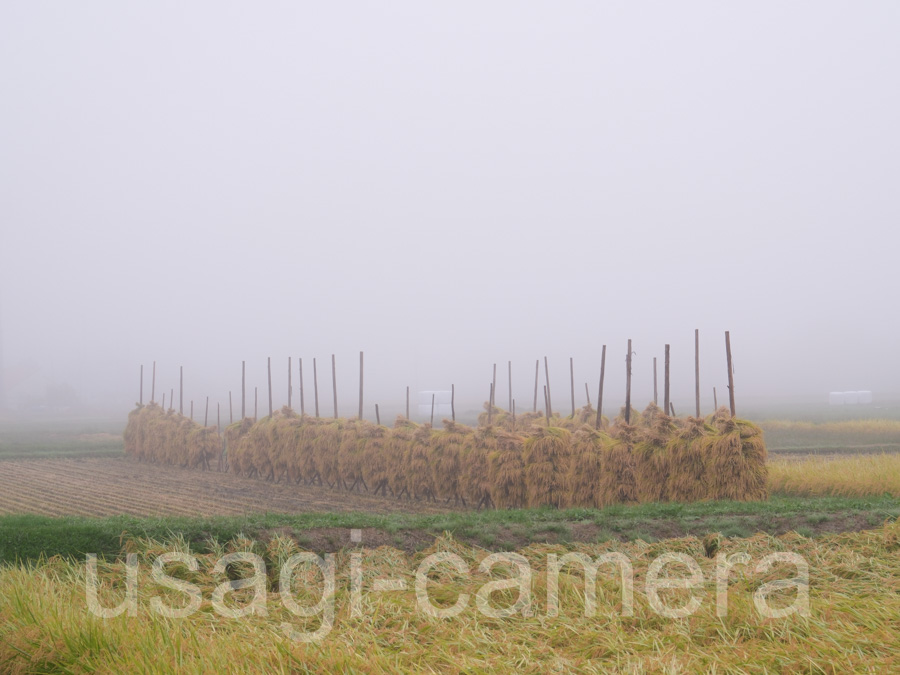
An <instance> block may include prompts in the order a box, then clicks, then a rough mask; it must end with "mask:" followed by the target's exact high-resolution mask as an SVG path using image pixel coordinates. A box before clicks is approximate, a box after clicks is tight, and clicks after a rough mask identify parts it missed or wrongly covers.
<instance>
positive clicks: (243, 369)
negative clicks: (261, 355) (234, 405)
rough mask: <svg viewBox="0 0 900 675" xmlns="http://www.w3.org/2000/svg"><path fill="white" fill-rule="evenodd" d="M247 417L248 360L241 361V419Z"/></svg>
mask: <svg viewBox="0 0 900 675" xmlns="http://www.w3.org/2000/svg"><path fill="white" fill-rule="evenodd" d="M246 418H247V362H246V361H241V419H242V420H243V419H246Z"/></svg>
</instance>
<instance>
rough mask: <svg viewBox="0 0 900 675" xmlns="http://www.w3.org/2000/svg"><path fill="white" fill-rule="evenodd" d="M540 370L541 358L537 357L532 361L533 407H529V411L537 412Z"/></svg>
mask: <svg viewBox="0 0 900 675" xmlns="http://www.w3.org/2000/svg"><path fill="white" fill-rule="evenodd" d="M540 372H541V360H540V359H537V360H536V361H535V362H534V407H533V408H532V409H531V412H537V395H538V378H539V373H540Z"/></svg>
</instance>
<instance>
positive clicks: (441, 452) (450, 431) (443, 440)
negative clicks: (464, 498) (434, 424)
mask: <svg viewBox="0 0 900 675" xmlns="http://www.w3.org/2000/svg"><path fill="white" fill-rule="evenodd" d="M443 422H444V428H443V429H441V430H440V431H437V432H435V433H434V434H433V436H432V439H431V443H432V452H431V468H432V474H433V478H434V489H435V495H436V497H437V498H438V499H442V500H444V501H445V502H449V501H450V500H451V499H452V500H453V502H454V504H458V503H459V502H460V501H461V498H460V493H459V474H460V458H461V456H462V454H463V448H464V447H465V445H466V444H467V443H468V442H469V440H470V437H471V435H472V433H473V430H472V429H471V428H470V427H467V426H465V425H464V424H459V423H458V422H453V421H451V420H444V421H443Z"/></svg>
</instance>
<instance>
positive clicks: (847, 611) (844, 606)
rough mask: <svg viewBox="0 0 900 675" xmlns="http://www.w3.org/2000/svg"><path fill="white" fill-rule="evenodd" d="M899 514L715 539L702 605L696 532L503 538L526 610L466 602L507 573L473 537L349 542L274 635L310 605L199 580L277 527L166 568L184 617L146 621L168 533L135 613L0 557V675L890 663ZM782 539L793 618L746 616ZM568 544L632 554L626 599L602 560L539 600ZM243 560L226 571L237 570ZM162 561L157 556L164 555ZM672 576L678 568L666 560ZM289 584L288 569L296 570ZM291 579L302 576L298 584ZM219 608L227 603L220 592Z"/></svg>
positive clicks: (51, 569) (41, 569) (117, 598)
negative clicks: (326, 601) (838, 526)
mask: <svg viewBox="0 0 900 675" xmlns="http://www.w3.org/2000/svg"><path fill="white" fill-rule="evenodd" d="M898 539H900V523H897V522H894V523H890V524H885V525H884V526H883V527H881V528H878V529H875V530H871V531H866V532H857V533H852V534H842V535H832V536H825V537H822V538H820V539H806V538H804V537H801V536H799V535H797V534H788V535H784V536H781V537H777V538H776V537H771V536H769V535H765V534H759V535H756V536H754V537H751V538H749V539H729V538H725V537H716V538H715V545H716V547H717V549H718V552H719V553H721V554H724V555H726V556H733V555H734V554H737V553H745V554H747V555H748V556H749V559H750V564H748V565H737V566H736V567H735V570H734V571H733V572H732V573H731V574H730V576H729V581H728V595H727V598H728V603H727V615H725V616H721V617H720V616H717V613H716V601H715V598H716V578H715V573H716V559H715V558H709V557H707V555H706V552H707V550H708V547H709V542H707V545H706V546H704V542H702V541H701V540H699V539H696V538H684V539H674V540H668V541H664V542H659V543H656V544H646V543H645V542H640V541H639V542H634V543H631V544H620V543H614V542H606V543H603V544H578V545H572V546H569V547H564V546H560V545H555V546H549V545H540V546H531V547H528V548H526V549H523V550H522V551H520V553H521V555H523V556H524V558H525V559H526V560H527V561H528V563H529V564H530V567H531V569H532V570H533V577H532V579H531V582H530V584H529V588H530V590H531V600H532V604H531V608H530V609H531V611H530V613H529V614H525V613H522V612H515V613H512V615H511V616H508V617H506V618H488V617H486V616H485V615H484V614H483V613H481V612H479V611H478V610H477V609H476V594H477V593H479V592H480V591H482V590H483V589H484V588H485V584H486V583H487V582H488V581H496V580H498V579H499V578H505V577H507V576H509V574H508V573H507V572H503V571H501V570H499V569H495V571H494V572H493V573H489V572H482V571H479V570H478V565H479V564H480V563H481V562H482V561H483V560H484V559H485V557H486V556H487V552H486V551H483V550H480V549H472V548H469V547H466V546H463V545H461V544H459V543H458V542H456V541H454V540H453V539H450V538H449V537H444V538H441V539H438V540H437V541H436V542H435V544H434V545H433V546H432V547H431V548H430V549H429V550H427V551H425V552H423V553H420V554H415V555H407V554H405V553H403V552H401V551H398V550H396V549H392V548H386V547H383V548H379V549H376V550H370V549H362V550H360V551H359V552H358V555H359V556H360V557H361V566H362V569H363V570H364V576H363V593H362V597H361V602H360V609H361V611H360V612H359V614H357V615H354V613H353V611H352V605H351V598H352V596H351V592H350V580H349V579H350V575H349V574H348V569H349V557H350V555H349V551H346V550H345V551H343V552H341V553H339V554H338V555H337V557H336V563H337V571H338V573H337V575H336V577H335V580H336V589H335V596H334V597H335V615H334V622H333V628H332V629H331V631H330V632H329V633H327V634H326V635H325V636H324V637H323V639H321V640H320V641H317V642H310V643H302V642H295V641H292V640H289V639H287V638H286V637H285V635H284V634H283V632H282V622H286V623H287V624H288V627H289V628H291V629H293V630H295V631H299V630H306V631H311V630H314V629H315V628H316V627H317V626H318V625H319V622H318V621H319V620H318V619H316V618H311V619H303V618H300V617H297V616H295V615H293V614H291V613H289V612H288V611H287V610H286V609H285V608H284V606H283V605H282V603H281V601H280V599H279V597H278V594H277V592H276V590H275V584H276V583H277V575H276V574H274V573H273V574H272V575H271V577H272V578H270V581H269V582H268V586H269V587H268V598H267V603H266V609H267V614H265V615H263V614H249V615H247V616H245V617H242V618H225V617H223V616H221V615H220V614H218V613H216V612H214V611H212V607H211V596H212V591H213V589H214V588H215V587H216V585H217V584H219V583H222V582H223V581H225V580H227V577H225V575H219V576H214V575H212V574H211V568H212V565H213V563H214V562H215V560H217V559H219V558H220V557H221V555H222V554H224V553H226V552H232V551H251V552H255V553H258V554H260V555H261V556H263V558H264V560H265V562H266V565H267V569H271V570H277V569H279V565H280V563H281V562H282V561H284V560H285V559H287V557H288V556H289V555H291V554H292V553H294V552H295V551H296V550H297V547H296V544H295V543H294V542H293V541H291V540H289V539H286V538H282V537H275V538H273V539H272V540H271V541H270V542H268V543H267V544H265V545H263V544H261V543H259V542H252V541H247V540H245V539H241V538H238V539H236V540H234V541H233V542H231V544H229V545H227V546H226V547H223V548H221V549H220V550H218V551H216V552H214V553H212V554H205V555H200V556H198V559H199V569H198V571H197V572H189V571H187V570H186V569H185V568H184V567H182V569H181V572H180V574H181V575H183V576H184V578H186V579H187V580H189V581H190V582H191V583H195V584H197V585H198V586H199V588H200V590H201V605H200V610H199V611H198V612H196V613H195V614H193V615H191V616H188V617H186V618H180V619H179V618H176V619H163V618H161V617H160V616H159V615H158V614H156V613H155V612H153V611H151V609H150V602H151V597H154V596H158V597H160V598H161V599H162V601H163V602H165V603H166V604H168V605H170V606H178V605H183V604H184V602H185V600H186V596H185V595H184V594H183V593H181V592H175V591H169V590H167V589H163V588H161V587H160V586H159V585H158V584H156V583H154V581H153V580H152V578H151V575H150V570H151V562H152V561H153V560H155V558H156V556H158V555H159V554H160V553H163V552H166V551H170V550H173V549H179V550H183V551H184V550H187V549H186V544H184V542H183V541H180V542H179V541H175V542H170V543H168V544H160V543H158V542H152V541H150V542H137V545H135V543H134V542H132V543H131V545H130V546H129V548H131V549H132V550H135V552H136V553H137V554H138V556H139V560H140V562H141V567H140V574H139V580H138V581H139V583H138V588H139V592H138V605H139V611H138V613H137V615H136V616H134V617H129V616H126V615H124V614H123V615H121V616H118V617H116V618H113V619H108V620H105V619H100V618H96V617H95V616H93V615H92V614H91V613H90V612H88V611H87V606H86V599H85V580H86V571H85V565H84V563H83V561H82V562H80V563H78V564H73V563H68V562H65V561H64V560H61V559H58V558H56V559H53V560H51V561H48V562H46V563H43V564H40V565H37V566H36V567H34V568H23V567H11V568H6V569H0V671H2V672H4V673H31V672H47V673H49V672H53V673H63V672H65V673H93V672H102V673H138V672H140V673H172V672H179V673H182V672H183V673H212V672H215V673H220V672H229V673H285V674H286V673H297V672H317V673H319V672H320V673H338V672H341V673H343V672H348V673H349V672H353V673H357V672H360V673H412V672H415V673H420V672H435V673H459V672H477V673H512V672H516V673H534V674H538V673H540V674H541V675H543V674H544V673H557V672H558V673H564V672H565V673H569V672H581V673H610V672H623V673H643V672H653V673H696V672H718V673H748V672H754V673H757V672H758V673H764V672H768V673H783V672H791V673H801V672H802V673H850V672H872V673H889V672H897V666H898V662H900V648H898V645H897V617H898V616H900V555H898V546H900V544H898ZM783 551H788V552H791V553H796V554H798V555H800V556H802V558H803V559H805V560H806V561H807V562H808V563H809V567H810V573H811V578H810V583H809V586H808V589H809V610H810V611H809V616H800V615H798V614H794V615H791V616H787V617H784V618H763V617H762V616H761V615H760V614H759V613H758V611H757V610H756V608H755V606H754V603H753V594H754V592H755V591H756V590H757V589H758V588H759V587H760V586H761V584H763V583H766V582H769V581H772V580H778V579H786V578H789V577H791V576H793V575H794V573H795V570H794V568H793V567H792V566H776V567H775V568H773V569H772V570H770V571H768V572H766V571H759V570H758V569H757V565H758V564H759V562H760V561H761V560H762V559H763V558H764V557H765V556H766V555H768V554H770V553H773V552H783ZM436 552H441V553H445V554H451V555H457V556H459V557H460V558H461V559H462V562H463V564H464V567H465V570H466V573H465V574H459V573H457V572H455V571H453V572H451V571H450V570H451V568H450V567H448V566H439V567H438V568H436V569H435V571H434V572H433V573H432V574H431V575H430V577H429V580H428V586H427V592H428V597H429V599H430V601H431V602H432V603H434V604H436V605H440V606H443V607H449V606H452V605H453V604H454V603H455V602H457V599H460V598H462V597H463V594H465V595H466V596H467V598H466V599H465V605H466V607H465V609H464V610H463V612H462V613H461V614H459V615H458V616H456V617H454V618H436V617H431V616H428V615H426V614H424V613H423V612H422V611H420V609H419V605H417V601H416V595H415V592H414V590H413V588H414V585H415V581H416V578H415V571H416V569H417V566H418V565H419V563H420V561H421V560H422V559H423V557H424V555H425V554H429V553H436ZM572 552H574V553H581V554H585V555H588V556H590V557H591V558H592V559H595V558H596V557H597V556H599V555H602V554H604V553H608V552H616V553H621V554H622V555H624V556H625V557H626V558H627V559H628V560H629V561H630V562H631V563H632V565H633V568H634V579H635V583H634V614H633V616H625V615H623V612H622V606H621V598H622V589H621V585H620V583H619V581H618V576H617V573H616V570H615V568H614V567H613V566H610V565H603V566H601V567H600V571H599V573H598V576H597V595H596V600H597V606H596V612H595V614H594V615H593V616H585V609H586V607H585V593H584V590H585V584H584V574H583V573H582V571H581V570H580V568H579V566H578V565H567V566H566V567H565V568H563V571H562V573H561V574H560V575H559V614H558V616H552V615H551V614H550V613H549V612H548V611H547V595H548V572H547V560H548V556H549V554H551V553H552V554H556V555H558V556H560V558H561V557H562V556H563V555H565V554H566V553H572ZM664 553H683V554H686V555H689V556H690V557H691V558H693V559H694V560H695V561H696V563H697V564H698V565H699V567H700V571H701V573H702V581H701V583H700V585H699V586H698V587H697V588H695V589H694V590H693V592H692V595H693V596H694V597H696V598H699V599H700V605H699V608H698V609H697V611H696V612H695V613H694V614H693V615H692V616H689V617H687V618H683V619H671V618H664V617H662V616H660V615H659V614H658V613H657V612H655V611H653V610H652V607H651V605H650V602H649V599H648V596H647V594H646V592H645V585H644V581H645V579H646V575H647V571H648V569H649V566H650V564H651V563H652V561H654V560H656V559H658V558H659V556H660V555H662V554H664ZM236 571H238V572H239V574H242V575H243V574H244V572H243V570H237V568H236ZM169 572H170V573H174V567H173V566H170V567H169ZM675 574H677V575H679V578H683V571H682V568H678V570H677V571H676V572H675ZM99 578H100V580H101V582H102V583H101V587H100V592H99V595H100V600H101V603H102V605H103V606H105V607H112V606H115V605H117V604H118V603H119V602H121V600H122V597H123V594H124V593H123V588H122V586H123V583H122V581H123V579H124V573H123V569H122V565H121V564H120V563H103V562H101V563H100V565H99ZM376 579H400V580H403V581H404V582H406V590H401V591H390V592H383V591H382V592H375V591H373V588H372V585H373V583H374V580H376ZM297 582H301V583H297ZM303 582H305V583H303ZM321 586H322V581H321V576H320V573H319V572H317V571H315V568H313V569H311V570H309V571H306V570H300V571H299V572H298V575H297V577H296V581H295V583H294V584H293V585H292V595H293V597H294V599H295V600H296V601H297V602H298V603H299V604H301V605H303V606H312V605H315V603H316V602H317V599H318V597H317V596H318V593H319V590H318V589H320V588H321ZM249 592H250V589H243V590H239V591H235V592H231V593H229V596H228V597H229V598H230V600H228V602H229V604H231V602H232V601H239V602H241V603H243V604H244V605H245V606H246V603H247V601H248V600H249ZM669 592H671V593H672V594H673V595H674V596H677V597H673V596H668V599H667V602H668V603H669V604H670V606H680V605H682V604H683V603H684V599H683V598H684V596H683V595H679V594H681V593H684V591H683V590H673V591H669ZM779 593H787V595H781V600H780V601H781V602H782V603H785V604H789V603H790V602H791V600H792V599H793V592H792V591H787V592H784V591H782V592H776V593H775V594H774V595H773V596H770V597H769V602H770V603H771V604H772V605H778V604H779ZM517 594H518V590H517V589H514V590H512V591H495V592H494V593H492V594H491V595H490V597H489V599H488V602H489V603H490V606H491V607H493V608H495V609H497V608H499V607H504V606H505V607H508V606H510V605H511V604H512V602H513V601H514V599H515V598H516V596H517ZM232 606H234V605H232Z"/></svg>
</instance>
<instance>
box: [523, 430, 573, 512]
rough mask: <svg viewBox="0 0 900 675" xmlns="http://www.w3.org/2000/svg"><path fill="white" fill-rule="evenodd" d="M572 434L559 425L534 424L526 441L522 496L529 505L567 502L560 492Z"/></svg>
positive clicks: (566, 498) (558, 504)
mask: <svg viewBox="0 0 900 675" xmlns="http://www.w3.org/2000/svg"><path fill="white" fill-rule="evenodd" d="M571 440H572V434H571V432H570V431H569V430H568V429H563V428H560V427H534V429H533V431H532V433H531V435H530V436H529V437H528V439H526V441H525V458H524V459H525V498H526V500H527V502H528V506H548V505H549V506H560V504H567V503H568V497H567V496H565V495H563V494H562V488H563V483H564V482H565V475H566V473H567V470H568V464H569V459H570V447H569V446H570V444H571Z"/></svg>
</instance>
